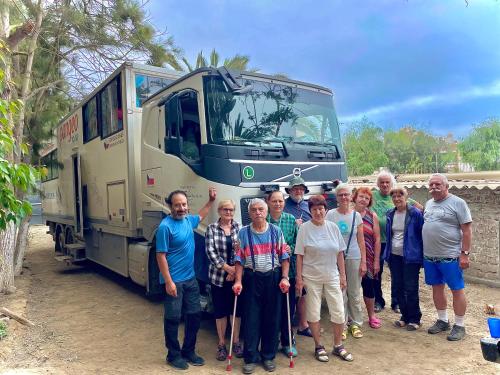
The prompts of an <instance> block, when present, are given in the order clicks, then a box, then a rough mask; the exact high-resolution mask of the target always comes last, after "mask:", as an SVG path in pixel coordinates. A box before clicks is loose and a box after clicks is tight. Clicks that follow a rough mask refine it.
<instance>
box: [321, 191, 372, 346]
mask: <svg viewBox="0 0 500 375" xmlns="http://www.w3.org/2000/svg"><path fill="white" fill-rule="evenodd" d="M351 192H352V189H351V187H350V186H349V185H347V184H340V185H338V186H337V187H336V188H335V195H336V196H337V203H338V205H339V206H338V207H337V208H334V209H332V210H330V211H328V213H327V214H326V220H329V221H332V222H334V223H335V224H337V225H338V227H339V229H340V232H341V233H342V237H343V238H344V242H345V244H346V250H345V252H344V255H345V273H346V277H347V288H346V290H345V291H344V310H345V329H344V332H343V334H342V336H343V338H344V339H346V338H347V329H349V331H350V332H351V335H352V337H354V338H357V339H359V338H361V337H363V332H362V331H361V325H362V324H363V311H362V307H361V278H362V277H363V276H365V274H366V249H365V237H364V233H363V219H362V218H361V215H360V214H359V212H357V211H356V210H354V209H353V208H352V207H351Z"/></svg>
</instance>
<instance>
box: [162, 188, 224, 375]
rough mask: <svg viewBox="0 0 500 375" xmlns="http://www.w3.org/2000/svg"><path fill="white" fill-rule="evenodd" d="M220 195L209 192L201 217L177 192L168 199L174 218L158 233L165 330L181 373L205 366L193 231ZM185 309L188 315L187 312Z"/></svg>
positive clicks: (173, 361)
mask: <svg viewBox="0 0 500 375" xmlns="http://www.w3.org/2000/svg"><path fill="white" fill-rule="evenodd" d="M216 195H217V193H216V191H215V189H214V188H210V189H209V190H208V197H209V199H208V202H207V203H206V204H205V205H204V206H203V207H202V208H201V209H200V211H199V212H198V215H190V214H189V207H188V199H187V194H186V193H185V192H184V191H182V190H176V191H173V192H171V193H170V194H169V196H168V197H167V198H166V199H165V201H166V203H167V205H168V206H169V207H170V212H171V214H170V215H169V216H167V217H165V218H164V219H163V220H162V222H161V223H160V225H159V227H158V231H157V233H156V260H157V262H158V266H159V268H160V283H162V284H163V283H164V284H165V291H166V296H165V302H164V308H165V313H164V319H163V330H164V335H165V345H166V347H167V349H168V354H167V362H168V363H169V364H170V365H171V366H173V367H174V368H177V369H180V370H186V369H188V367H189V366H188V362H189V363H191V364H192V365H193V366H202V365H204V364H205V361H204V360H203V358H201V357H200V356H198V355H197V354H196V353H195V345H196V335H197V333H198V330H199V328H200V319H201V306H200V290H199V287H198V281H197V280H196V276H195V272H194V250H195V248H194V232H193V230H194V229H195V228H196V227H197V226H198V224H199V223H200V222H201V221H202V220H203V219H204V218H205V217H206V216H207V215H208V212H209V210H210V208H211V207H212V204H213V202H214V201H215V197H216ZM183 309H184V311H183ZM182 313H184V316H185V318H184V343H183V345H182V349H181V347H180V345H179V340H178V338H177V333H178V329H179V323H180V320H181V315H182Z"/></svg>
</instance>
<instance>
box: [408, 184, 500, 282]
mask: <svg viewBox="0 0 500 375" xmlns="http://www.w3.org/2000/svg"><path fill="white" fill-rule="evenodd" d="M408 192H409V194H410V196H411V197H412V198H413V199H415V200H417V201H419V202H420V203H422V204H424V203H425V202H426V201H427V200H428V199H430V195H429V194H428V192H427V188H425V187H420V188H417V187H413V188H409V189H408ZM450 193H452V194H455V195H457V196H459V197H460V198H462V199H464V200H465V201H466V202H467V204H468V205H469V208H470V210H471V213H472V220H473V223H472V251H471V256H470V260H471V266H470V268H469V269H468V270H467V271H465V276H466V279H468V280H470V281H475V282H480V283H484V284H488V285H492V286H497V287H500V188H498V187H497V188H496V189H495V190H492V189H490V188H483V189H480V190H479V189H477V188H475V187H462V188H460V189H459V188H454V187H452V188H450Z"/></svg>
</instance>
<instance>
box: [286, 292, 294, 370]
mask: <svg viewBox="0 0 500 375" xmlns="http://www.w3.org/2000/svg"><path fill="white" fill-rule="evenodd" d="M286 311H287V318H288V355H289V356H290V368H293V352H292V324H291V322H290V293H289V292H286Z"/></svg>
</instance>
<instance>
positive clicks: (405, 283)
mask: <svg viewBox="0 0 500 375" xmlns="http://www.w3.org/2000/svg"><path fill="white" fill-rule="evenodd" d="M420 267H421V265H420V264H419V263H405V261H404V258H403V257H402V256H399V255H394V254H391V258H390V260H389V268H390V270H391V278H392V280H393V282H394V291H395V294H396V298H397V299H398V302H399V309H400V310H401V320H402V321H404V322H405V323H407V324H408V323H416V324H420V319H421V318H422V312H421V311H420V302H419V297H418V281H419V276H418V275H419V273H420Z"/></svg>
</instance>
